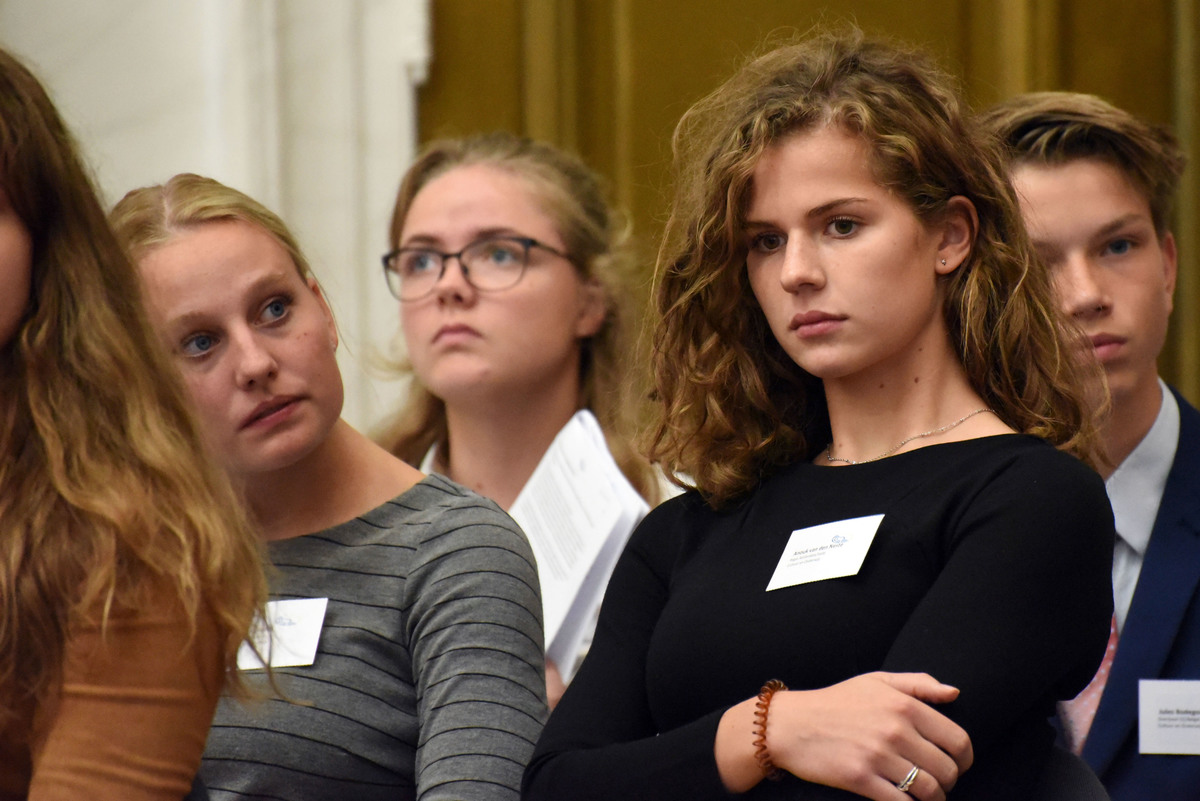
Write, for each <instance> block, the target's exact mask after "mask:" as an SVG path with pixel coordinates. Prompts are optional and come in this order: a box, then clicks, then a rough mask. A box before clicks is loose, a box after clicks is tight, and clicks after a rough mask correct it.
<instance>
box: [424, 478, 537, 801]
mask: <svg viewBox="0 0 1200 801" xmlns="http://www.w3.org/2000/svg"><path fill="white" fill-rule="evenodd" d="M406 595H407V596H408V598H409V599H411V607H410V608H409V610H408V613H407V614H406V615H405V616H404V617H405V620H406V626H407V634H408V641H409V643H410V645H411V649H412V659H413V678H414V681H415V684H416V694H417V715H418V720H419V730H420V736H419V742H418V745H417V757H416V778H417V797H418V798H420V799H423V800H424V801H435V799H477V798H478V799H504V798H512V799H514V800H515V799H517V798H518V796H519V788H520V782H521V774H522V771H523V770H524V767H525V763H526V762H528V760H529V756H530V754H531V753H532V751H533V746H534V744H535V742H536V740H537V737H538V734H539V733H540V731H541V728H542V723H543V719H544V716H545V699H544V693H545V689H544V688H545V679H544V675H543V672H544V662H543V656H542V654H543V648H542V621H541V617H540V615H541V601H540V596H539V593H538V581H537V569H536V567H535V563H534V560H533V556H532V553H531V551H530V549H529V545H528V542H527V541H526V540H525V537H524V535H523V534H521V532H520V531H519V529H517V527H516V525H515V524H514V523H512V522H511V521H510V520H509V519H508V518H507V516H503V515H498V514H496V510H495V508H494V507H492V506H491V504H489V503H487V502H484V501H482V500H480V501H479V502H478V504H477V505H474V506H472V505H469V504H462V503H461V502H460V504H459V505H457V507H456V514H454V515H440V516H437V517H435V518H433V519H432V520H431V522H430V525H429V527H428V529H427V530H426V531H425V532H423V535H422V536H421V537H420V538H419V544H418V546H417V552H416V554H415V555H414V559H413V565H412V570H411V571H410V573H409V580H408V586H407V592H406Z"/></svg>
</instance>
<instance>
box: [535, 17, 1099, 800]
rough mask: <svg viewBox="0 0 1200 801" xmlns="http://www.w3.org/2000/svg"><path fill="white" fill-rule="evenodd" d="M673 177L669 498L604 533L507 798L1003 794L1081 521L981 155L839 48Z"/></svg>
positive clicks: (1033, 738)
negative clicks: (687, 482) (597, 572)
mask: <svg viewBox="0 0 1200 801" xmlns="http://www.w3.org/2000/svg"><path fill="white" fill-rule="evenodd" d="M676 165H677V169H678V181H679V185H678V189H677V195H676V200H675V205H674V208H673V211H672V214H671V217H670V219H669V222H668V225H667V230H666V234H665V239H664V243H663V246H662V250H661V252H660V257H659V263H658V270H657V275H656V281H657V286H656V307H657V310H658V312H659V315H660V320H659V322H658V324H657V327H656V331H655V336H654V343H655V347H656V362H655V374H656V379H657V390H658V392H657V395H658V398H659V400H660V404H661V405H660V409H659V415H660V416H659V423H658V426H657V428H656V430H655V436H654V443H653V445H654V447H653V450H652V454H651V455H652V456H656V457H658V458H660V459H662V460H663V462H664V464H665V465H666V466H667V467H668V468H670V469H673V470H676V471H679V472H684V473H687V474H690V475H691V476H692V477H694V480H695V485H696V491H695V492H693V493H689V494H687V495H685V496H684V497H682V498H679V499H676V500H674V501H670V502H668V503H666V504H664V505H663V506H661V507H659V508H658V509H657V510H655V511H654V512H651V514H650V515H649V516H648V517H647V518H646V520H645V521H644V522H643V523H642V525H641V526H640V527H639V529H638V530H637V531H636V532H635V533H634V536H633V537H632V539H631V540H630V542H629V545H628V546H627V548H626V550H625V553H624V554H623V555H622V558H621V561H620V562H619V563H618V565H617V567H616V570H615V572H614V573H613V578H612V581H611V582H610V584H609V588H608V594H607V597H606V602H605V606H604V609H603V611H602V613H601V616H600V623H599V627H598V628H597V632H596V640H595V643H594V644H593V647H592V651H591V653H590V654H589V656H588V659H587V661H586V662H585V663H584V665H583V668H582V669H581V671H580V674H579V676H578V677H577V678H576V680H575V683H574V684H573V685H572V687H571V689H570V691H569V692H568V693H567V694H566V695H565V696H564V698H563V701H562V703H561V704H560V705H559V707H558V708H557V709H556V710H555V713H554V714H553V715H552V716H551V718H550V721H549V722H548V723H547V726H546V730H545V732H544V733H543V736H542V739H541V740H540V741H539V743H538V749H537V752H536V753H535V754H534V758H533V760H532V761H531V763H530V767H529V769H528V771H527V774H526V788H525V790H526V798H528V799H535V800H536V799H555V798H566V797H570V798H573V799H601V798H605V799H607V798H622V799H641V798H645V799H651V798H653V799H658V800H660V801H661V799H675V798H678V799H688V800H689V801H697V800H698V799H710V798H711V799H719V798H726V797H728V795H729V794H730V793H745V794H746V797H747V798H763V799H768V798H779V799H783V798H805V799H833V798H846V797H847V791H849V793H854V794H857V795H859V796H865V797H867V798H872V799H877V800H878V801H888V800H890V801H900V799H903V798H904V797H905V796H906V795H911V796H914V797H916V798H920V799H922V801H940V800H941V799H944V798H947V797H949V798H964V799H1013V800H1014V801H1016V800H1017V799H1021V801H1026V800H1027V799H1029V798H1032V797H1036V796H1035V795H1034V793H1035V786H1036V785H1037V783H1038V781H1039V776H1040V774H1041V772H1042V771H1043V768H1044V766H1045V765H1046V764H1047V763H1048V760H1049V756H1050V749H1051V743H1052V741H1053V732H1052V730H1051V728H1050V726H1049V724H1048V723H1047V720H1046V718H1047V715H1048V714H1049V713H1051V712H1052V711H1053V709H1054V704H1055V701H1056V700H1058V699H1061V698H1069V697H1072V696H1073V695H1074V694H1075V693H1077V692H1078V691H1079V690H1080V689H1081V688H1082V687H1083V686H1084V685H1085V684H1086V683H1087V682H1088V680H1089V679H1090V678H1091V675H1092V671H1094V670H1095V668H1096V666H1097V664H1098V663H1099V661H1100V659H1101V656H1102V655H1103V652H1104V648H1105V642H1106V639H1107V634H1108V620H1109V615H1110V613H1111V592H1110V588H1109V583H1108V582H1109V579H1108V563H1109V559H1110V553H1111V548H1112V536H1113V524H1112V512H1111V510H1110V509H1109V507H1108V504H1107V501H1106V498H1105V496H1104V488H1103V485H1102V483H1101V481H1100V479H1099V477H1098V476H1097V475H1096V474H1095V473H1094V472H1093V471H1092V470H1091V469H1089V467H1088V466H1087V465H1085V464H1084V463H1083V462H1081V461H1080V460H1078V459H1077V458H1075V456H1074V455H1072V454H1078V455H1080V456H1083V457H1089V456H1090V454H1091V443H1093V442H1094V433H1095V432H1094V429H1093V426H1092V424H1091V421H1090V416H1089V413H1088V411H1087V409H1086V407H1085V405H1084V402H1083V400H1082V397H1081V395H1082V391H1081V389H1080V388H1081V387H1082V386H1084V382H1083V381H1082V380H1081V377H1080V376H1079V375H1077V374H1076V371H1077V370H1079V369H1082V368H1081V367H1078V366H1077V361H1078V360H1075V359H1073V358H1071V353H1070V352H1069V351H1070V349H1071V348H1072V347H1074V346H1075V343H1076V340H1075V339H1073V337H1074V334H1073V333H1072V332H1070V331H1069V330H1068V329H1067V328H1066V327H1065V325H1064V321H1063V318H1060V317H1059V315H1058V314H1057V312H1056V310H1055V308H1056V305H1055V302H1054V300H1053V297H1052V294H1051V287H1050V284H1049V279H1048V277H1047V275H1046V274H1045V272H1044V271H1043V269H1042V268H1041V267H1040V265H1039V264H1038V263H1037V261H1036V260H1035V259H1034V257H1033V256H1032V253H1031V249H1030V246H1029V243H1028V240H1027V237H1026V235H1025V232H1024V230H1023V228H1022V226H1021V222H1020V213H1019V211H1018V209H1017V205H1016V199H1015V197H1014V195H1013V192H1012V190H1011V188H1010V187H1009V185H1008V184H1007V182H1006V181H1005V179H1004V177H1003V169H1002V161H1001V159H1000V158H999V155H998V154H997V152H996V151H995V149H994V148H993V147H992V146H991V145H989V144H988V141H987V140H986V139H984V138H983V137H980V136H978V135H977V134H975V132H974V131H973V130H972V129H971V128H970V126H969V124H968V123H967V122H966V121H965V119H964V113H963V110H962V105H961V103H960V101H959V100H958V96H957V94H956V90H955V88H954V83H953V81H952V80H951V79H950V78H949V77H948V76H946V75H945V74H944V73H942V72H941V71H939V70H938V69H937V68H936V67H934V66H933V65H932V64H931V63H930V62H929V60H928V58H926V57H924V56H922V55H920V54H918V53H914V52H910V51H908V50H906V49H903V48H899V47H896V46H892V45H888V44H883V43H878V42H871V41H865V40H863V38H862V37H861V36H860V35H857V34H854V33H847V34H837V35H827V36H820V37H815V38H812V39H809V40H806V41H803V42H801V43H799V44H796V45H793V46H788V47H782V48H779V49H776V50H774V51H772V52H769V53H767V54H765V55H763V56H761V57H760V58H758V59H756V60H754V61H752V62H750V63H749V64H748V65H747V66H746V67H745V68H743V69H742V70H741V71H740V72H739V73H738V74H736V75H735V76H734V77H733V78H731V79H730V80H729V81H727V82H726V83H725V84H724V85H722V86H721V87H720V88H719V89H717V90H716V91H715V92H714V93H713V94H712V95H711V96H709V97H708V98H706V99H704V100H702V101H701V102H700V103H698V104H697V105H696V106H695V107H693V108H692V109H691V110H690V111H689V112H688V113H687V114H686V115H685V117H684V119H683V121H682V122H681V123H680V127H679V129H678V131H677V134H676ZM1064 451H1067V452H1064ZM789 688H790V689H789ZM768 777H770V778H776V779H779V781H778V782H775V781H764V779H767V778H768Z"/></svg>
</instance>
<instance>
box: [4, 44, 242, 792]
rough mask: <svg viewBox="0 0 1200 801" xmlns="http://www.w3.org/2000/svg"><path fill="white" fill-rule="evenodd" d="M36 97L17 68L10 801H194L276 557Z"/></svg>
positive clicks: (10, 153)
mask: <svg viewBox="0 0 1200 801" xmlns="http://www.w3.org/2000/svg"><path fill="white" fill-rule="evenodd" d="M204 453H205V449H204V447H203V445H202V442H201V438H200V435H199V433H198V432H197V430H196V427H195V424H194V423H193V422H192V419H191V417H190V415H189V413H188V407H187V403H186V400H185V397H184V394H183V391H182V388H181V387H180V386H179V383H178V379H177V378H176V376H175V373H174V369H173V367H172V366H171V364H170V362H169V361H167V359H166V358H165V356H164V355H162V352H161V350H160V349H159V347H158V344H157V342H156V341H155V338H154V334H153V332H152V331H151V329H150V327H149V325H148V323H147V322H146V318H145V315H144V313H143V312H142V310H141V304H140V291H139V287H138V282H137V276H136V274H135V272H134V269H133V266H132V265H131V263H130V262H129V260H128V257H127V256H126V255H125V254H124V252H123V251H122V250H121V248H120V246H119V245H118V244H117V242H116V240H115V239H114V237H113V235H112V232H111V231H110V229H109V228H108V225H107V224H106V222H105V219H104V212H103V210H102V209H101V207H100V204H99V202H98V200H97V198H96V194H95V192H94V190H93V188H92V185H91V183H90V180H89V178H88V176H87V174H86V172H85V171H84V169H83V167H82V165H81V163H80V159H79V157H78V155H77V153H76V152H75V146H74V144H73V142H72V139H71V137H70V135H69V134H68V132H67V131H66V130H65V128H64V126H63V123H62V121H61V119H60V118H59V116H58V114H57V112H56V111H55V109H54V107H53V105H52V104H51V102H50V100H49V98H48V97H47V96H46V93H45V92H44V90H43V89H42V87H41V86H40V85H39V84H38V82H37V80H36V79H35V78H34V77H33V76H32V75H31V74H30V73H29V72H28V71H27V70H26V69H25V68H24V67H23V66H22V65H21V64H19V63H18V62H17V61H16V60H14V59H13V58H12V57H11V56H10V55H8V54H7V53H4V52H2V51H0V798H3V799H18V798H21V799H25V798H28V799H31V800H33V799H36V800H37V801H41V800H42V799H53V801H71V800H72V799H79V801H85V799H86V800H87V801H97V800H98V799H100V800H109V799H111V801H139V800H142V799H145V800H147V801H148V800H150V799H155V800H156V801H167V800H168V799H172V800H173V801H177V800H178V799H179V798H181V797H182V796H183V795H184V793H186V792H187V791H188V788H189V786H191V783H192V777H193V776H194V774H195V772H196V768H197V766H198V765H199V762H200V755H201V752H202V751H203V748H204V741H205V736H206V734H207V731H208V726H209V722H210V721H211V719H212V715H213V709H214V708H215V706H216V703H217V699H218V696H219V695H220V693H221V689H222V686H223V685H224V684H225V682H226V678H227V676H229V675H231V674H230V672H229V671H231V670H232V668H233V665H234V660H235V657H236V653H237V649H238V646H239V644H240V643H241V642H242V640H243V639H244V638H245V636H246V632H247V631H248V629H249V626H250V623H251V620H252V617H253V615H254V611H255V609H257V608H258V607H259V604H260V603H261V600H262V599H263V596H264V595H265V588H264V581H263V578H262V572H261V570H262V569H261V563H260V560H259V551H258V545H257V539H256V537H255V536H254V535H253V533H252V530H251V529H250V526H249V525H248V523H247V522H246V520H245V519H244V517H243V515H242V513H241V512H240V511H239V509H240V507H239V505H238V503H237V502H236V498H235V496H234V494H233V493H232V491H231V490H230V488H229V485H228V481H227V480H226V479H225V477H224V476H223V475H222V474H220V473H219V471H217V470H216V469H215V468H213V467H212V466H210V465H209V463H208V462H207V461H206V460H205V458H204V455H203V454H204Z"/></svg>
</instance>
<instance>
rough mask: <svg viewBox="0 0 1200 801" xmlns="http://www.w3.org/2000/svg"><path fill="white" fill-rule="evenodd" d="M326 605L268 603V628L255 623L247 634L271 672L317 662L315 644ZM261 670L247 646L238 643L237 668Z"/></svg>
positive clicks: (319, 601) (304, 600)
mask: <svg viewBox="0 0 1200 801" xmlns="http://www.w3.org/2000/svg"><path fill="white" fill-rule="evenodd" d="M328 605H329V599H328V598H291V599H288V600H286V601H268V602H267V612H266V619H267V622H268V623H269V626H263V625H262V622H261V621H258V622H256V623H255V626H254V628H253V629H252V630H251V632H250V636H251V637H252V638H253V640H254V645H255V646H256V647H257V648H258V652H259V653H260V654H262V655H263V656H265V657H267V659H268V661H269V662H270V663H271V667H273V668H277V667H301V666H304V665H311V664H312V663H313V660H315V659H316V658H317V643H318V642H319V641H320V639H321V627H322V626H323V625H324V623H325V609H326V607H327V606H328ZM263 667H264V666H263V663H262V660H261V659H259V658H258V655H257V654H255V653H254V649H253V648H251V647H250V643H242V647H241V648H240V649H239V650H238V668H239V669H240V670H261V669H262V668H263Z"/></svg>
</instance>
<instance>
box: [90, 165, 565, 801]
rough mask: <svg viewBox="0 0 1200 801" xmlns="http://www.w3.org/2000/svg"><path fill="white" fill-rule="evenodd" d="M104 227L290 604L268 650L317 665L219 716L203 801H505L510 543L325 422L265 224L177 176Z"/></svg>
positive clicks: (533, 576) (513, 717)
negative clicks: (115, 238)
mask: <svg viewBox="0 0 1200 801" xmlns="http://www.w3.org/2000/svg"><path fill="white" fill-rule="evenodd" d="M112 219H113V223H114V226H115V228H116V229H117V232H118V235H119V236H120V237H121V239H122V240H123V241H124V242H125V243H126V244H127V245H128V247H129V249H130V251H131V253H132V254H133V256H134V258H135V259H136V260H137V261H138V264H139V266H140V268H141V274H142V278H143V281H144V283H145V286H146V301H147V304H148V307H149V310H150V315H151V318H152V320H153V322H154V324H155V327H156V329H157V331H158V334H159V336H160V338H161V340H162V342H163V343H164V344H165V345H166V347H167V348H168V349H169V350H170V352H171V354H172V356H173V359H174V362H175V365H176V366H177V367H178V369H179V370H180V371H181V372H182V373H183V377H184V383H185V385H186V386H187V388H188V390H189V392H190V393H191V396H192V399H193V401H194V402H195V404H196V407H197V409H198V414H199V416H200V423H201V428H202V429H203V431H204V434H205V437H206V439H207V440H208V444H209V447H210V448H211V449H212V450H213V452H214V453H215V454H216V455H217V457H218V459H219V460H220V461H221V463H222V464H223V466H224V467H225V469H226V471H227V472H228V473H229V474H230V476H231V477H232V478H233V480H234V483H235V485H236V486H237V487H238V488H239V489H240V490H241V492H242V494H243V496H244V497H245V499H246V502H247V503H248V505H249V507H250V510H251V512H252V514H253V517H254V519H255V521H256V522H257V523H258V524H259V526H260V527H261V528H262V531H263V534H264V536H265V537H266V539H267V548H268V554H269V556H270V558H271V561H272V563H273V564H274V567H275V570H274V571H273V573H272V577H273V579H272V587H271V592H272V597H273V598H274V599H275V601H276V608H278V609H282V608H283V607H282V606H280V604H281V603H286V602H294V601H302V600H303V601H308V602H310V603H308V604H306V605H302V606H299V607H297V606H295V605H292V606H289V607H287V608H288V609H290V610H297V609H298V610H300V611H288V612H286V613H283V612H277V613H275V616H276V617H278V618H279V619H281V620H282V619H283V618H286V620H285V621H284V622H283V623H282V624H280V625H279V626H277V629H279V630H282V633H280V634H279V635H278V636H280V637H281V638H285V637H287V631H289V630H298V629H299V628H300V627H301V626H303V625H305V624H307V625H308V626H309V627H310V628H311V630H314V631H316V632H319V636H318V637H315V638H313V639H311V640H310V641H309V645H310V647H315V655H313V656H311V657H306V658H303V659H300V660H298V661H295V660H289V661H287V662H285V663H284V664H282V665H280V666H279V667H277V668H276V670H275V673H274V675H275V677H276V682H277V684H278V686H279V688H280V689H282V691H283V693H284V694H285V695H286V698H275V699H272V700H269V701H267V702H265V703H263V704H261V705H257V706H249V707H246V706H242V705H240V704H238V703H237V702H235V701H232V700H225V701H222V705H221V707H220V709H219V710H218V712H217V716H216V720H215V722H214V724H213V730H212V734H211V736H210V737H209V741H208V747H207V749H206V751H205V757H204V766H203V770H202V776H203V778H204V780H205V782H206V784H207V785H208V789H209V792H210V794H211V796H212V797H213V798H214V799H228V798H239V797H247V796H249V797H270V798H275V799H294V801H326V800H328V801H333V800H334V799H345V798H354V799H362V800H365V801H370V800H371V799H416V798H437V797H453V798H456V799H503V798H516V795H517V786H518V784H519V780H520V775H521V769H522V768H523V766H524V765H525V762H526V761H527V760H528V757H529V754H530V751H531V749H532V746H533V742H534V740H535V738H536V737H537V735H538V732H539V731H540V729H541V725H542V720H543V718H544V716H545V713H546V703H545V690H544V677H543V669H542V660H543V652H542V630H541V629H542V626H541V601H540V597H539V594H538V581H537V573H536V569H535V567H534V563H533V556H532V554H531V553H530V550H529V545H528V543H527V542H526V541H525V538H524V536H523V535H522V533H521V531H520V529H518V528H517V526H516V524H514V523H513V522H512V520H511V519H510V518H508V516H507V515H505V514H504V513H503V512H501V511H500V510H499V509H498V508H497V507H496V505H495V504H493V503H492V502H491V501H488V500H485V499H484V498H481V497H480V496H478V495H476V494H474V493H472V492H470V491H468V490H466V489H465V488H463V487H461V486H459V485H457V484H455V483H453V482H451V481H448V480H446V479H445V478H443V477H441V476H426V475H424V474H422V473H420V472H418V471H417V470H415V469H414V468H412V467H410V466H408V465H407V464H405V463H404V462H402V461H400V460H399V459H397V458H395V457H394V456H392V455H391V454H389V453H387V452H386V451H385V450H383V449H382V448H380V447H379V446H377V445H375V444H373V443H372V442H371V441H370V440H368V439H367V438H366V437H365V436H363V435H362V434H360V433H359V432H357V431H355V430H354V429H353V428H351V427H350V425H349V424H347V423H346V422H345V421H344V420H342V419H341V410H342V382H341V375H340V373H339V372H338V366H337V360H336V348H337V328H336V326H335V325H334V321H333V316H332V315H331V313H330V311H329V306H328V305H327V304H326V302H325V298H324V296H323V294H322V293H321V290H320V287H319V286H318V285H317V282H316V279H315V278H314V277H313V275H312V271H311V269H310V268H309V265H308V262H307V261H306V260H305V258H304V255H303V254H302V253H301V251H300V248H299V247H298V245H297V244H296V240H295V238H294V237H293V236H292V234H291V233H290V232H289V231H288V229H287V227H286V226H285V225H284V224H283V222H282V221H281V220H280V219H279V217H277V216H276V215H275V214H273V213H272V212H271V211H269V210H268V209H266V208H264V207H263V206H262V205H260V204H259V203H257V202H255V201H254V200H253V199H251V198H249V197H247V196H246V195H244V194H242V193H241V192H238V191H236V190H234V189H231V188H229V187H226V186H224V185H222V184H220V183H218V182H216V181H213V180H211V179H208V178H202V177H200V176H196V175H188V174H184V175H177V176H175V177H174V178H172V179H171V180H170V181H168V182H167V183H165V184H163V185H161V186H152V187H147V188H144V189H138V190H134V191H133V192H130V193H129V194H128V195H126V196H125V198H124V199H122V200H121V202H120V203H118V204H117V206H116V208H114V210H113V212H112ZM314 603H315V606H316V608H317V610H318V611H311V610H312V608H313V604H314ZM292 622H294V623H296V624H297V625H296V626H290V625H288V624H289V623H292ZM281 642H282V643H283V644H284V645H294V643H288V642H287V641H286V640H282V639H281ZM257 675H258V676H261V674H257ZM256 683H257V681H256ZM263 689H264V691H266V690H267V688H266V687H264V688H263Z"/></svg>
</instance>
